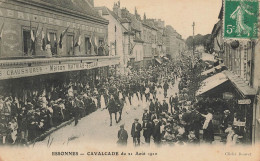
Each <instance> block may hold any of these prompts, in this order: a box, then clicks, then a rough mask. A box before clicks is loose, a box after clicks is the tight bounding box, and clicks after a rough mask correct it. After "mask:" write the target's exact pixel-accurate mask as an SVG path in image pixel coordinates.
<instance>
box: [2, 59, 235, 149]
mask: <svg viewBox="0 0 260 161" xmlns="http://www.w3.org/2000/svg"><path fill="white" fill-rule="evenodd" d="M185 68H186V67H185V66H184V65H183V64H182V63H180V62H177V63H174V62H173V61H168V62H164V63H163V64H160V65H156V66H150V67H149V68H146V69H145V70H144V69H138V70H134V69H132V70H131V72H130V73H129V74H128V75H124V76H122V75H112V76H110V77H107V78H106V79H104V80H102V81H100V82H98V83H96V84H94V83H92V84H89V82H88V81H86V80H81V81H80V80H77V81H69V82H64V83H63V84H59V85H58V86H56V87H52V88H51V89H49V90H39V91H38V92H35V93H34V94H33V95H32V96H31V97H29V98H27V99H26V100H25V101H23V100H22V99H20V98H17V97H11V96H10V95H8V94H6V95H2V96H0V116H1V121H0V134H1V142H2V144H21V145H27V144H28V142H29V141H33V140H34V139H35V138H37V137H38V136H40V135H41V134H43V133H44V132H46V131H47V130H48V129H50V128H52V127H55V126H58V125H60V124H61V123H63V122H65V121H68V120H70V119H72V118H74V119H75V126H76V125H77V124H78V120H79V119H80V118H82V117H84V116H86V115H88V114H90V113H92V112H94V111H95V110H97V109H99V108H101V109H106V108H110V106H113V108H115V111H119V109H122V108H124V110H125V111H126V113H128V112H129V111H130V107H134V108H143V109H144V114H143V117H142V118H140V119H141V120H142V123H139V122H138V121H139V119H138V118H136V119H135V122H134V123H133V125H132V130H131V136H132V137H133V142H134V144H135V145H136V146H138V145H140V137H141V134H140V132H141V131H143V136H144V138H145V142H146V143H147V144H149V143H150V140H151V138H153V140H154V143H155V144H157V145H161V144H170V145H174V144H178V145H183V144H187V143H191V144H197V143H200V129H203V140H204V141H205V142H208V143H212V142H213V141H214V128H213V124H212V120H213V113H214V112H213V110H212V108H205V109H206V110H204V111H199V110H197V108H196V103H197V102H198V100H196V99H193V98H192V97H191V96H190V93H189V84H191V83H192V82H190V79H189V77H188V76H187V74H186V73H187V72H186V71H185V70H186V69H185ZM176 81H178V82H179V83H178V90H176V91H174V90H173V89H174V85H175V83H176ZM175 86H176V85H175ZM144 102H145V104H143V103H144ZM120 118H121V116H120ZM110 125H111V126H112V124H110ZM228 129H229V130H228ZM224 133H227V134H229V133H232V128H231V130H230V126H228V125H226V124H225V129H224ZM230 135H231V134H230ZM232 138H233V136H232ZM127 139H128V134H127V132H126V131H125V130H124V126H123V125H122V126H121V129H120V131H119V132H118V143H119V144H123V145H125V144H126V143H127V141H126V140H127Z"/></svg>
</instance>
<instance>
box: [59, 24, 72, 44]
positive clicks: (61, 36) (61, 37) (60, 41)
mask: <svg viewBox="0 0 260 161" xmlns="http://www.w3.org/2000/svg"><path fill="white" fill-rule="evenodd" d="M69 28H70V26H68V27H67V28H66V29H65V30H64V31H62V33H61V34H60V40H59V47H60V48H62V40H63V37H64V36H65V35H66V33H67V32H68V30H69Z"/></svg>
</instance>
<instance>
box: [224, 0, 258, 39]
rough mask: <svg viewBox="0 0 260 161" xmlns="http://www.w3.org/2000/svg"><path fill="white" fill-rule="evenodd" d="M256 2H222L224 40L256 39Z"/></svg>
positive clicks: (238, 0) (228, 0)
mask: <svg viewBox="0 0 260 161" xmlns="http://www.w3.org/2000/svg"><path fill="white" fill-rule="evenodd" d="M258 15H259V2H258V0H224V15H223V18H224V38H226V39H257V38H258V31H259V29H258V28H259V27H258V26H259V24H258Z"/></svg>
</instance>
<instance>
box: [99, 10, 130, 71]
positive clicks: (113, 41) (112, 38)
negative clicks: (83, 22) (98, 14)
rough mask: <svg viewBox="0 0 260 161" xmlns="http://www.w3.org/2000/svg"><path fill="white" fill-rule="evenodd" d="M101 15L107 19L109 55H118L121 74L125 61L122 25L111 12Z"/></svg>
mask: <svg viewBox="0 0 260 161" xmlns="http://www.w3.org/2000/svg"><path fill="white" fill-rule="evenodd" d="M103 17H104V18H105V19H107V20H108V21H109V25H108V45H109V53H110V55H111V56H115V55H116V56H119V57H120V65H119V70H120V73H121V74H124V72H125V69H124V68H125V67H126V61H125V57H126V53H125V50H124V48H125V45H124V34H123V32H124V29H123V26H122V25H121V23H120V22H119V21H118V20H117V19H115V18H114V17H113V16H112V15H111V14H109V15H103ZM115 28H116V29H115ZM126 42H127V41H126ZM126 52H127V51H126Z"/></svg>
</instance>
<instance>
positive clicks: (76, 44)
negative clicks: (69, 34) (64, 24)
mask: <svg viewBox="0 0 260 161" xmlns="http://www.w3.org/2000/svg"><path fill="white" fill-rule="evenodd" d="M80 45H81V34H80V29H79V31H78V34H77V37H76V43H75V45H74V47H77V46H80Z"/></svg>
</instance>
